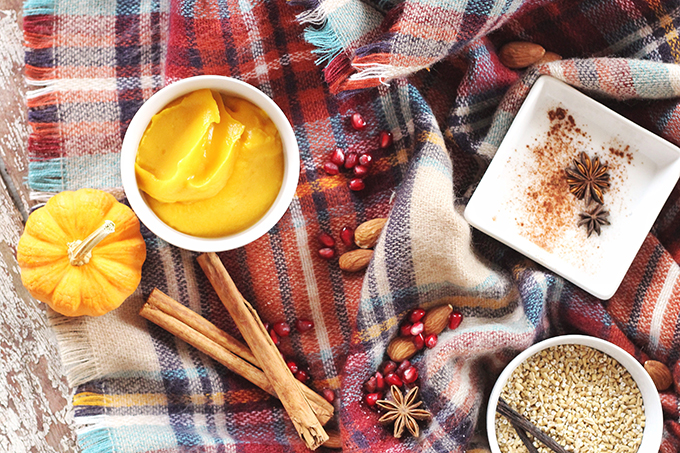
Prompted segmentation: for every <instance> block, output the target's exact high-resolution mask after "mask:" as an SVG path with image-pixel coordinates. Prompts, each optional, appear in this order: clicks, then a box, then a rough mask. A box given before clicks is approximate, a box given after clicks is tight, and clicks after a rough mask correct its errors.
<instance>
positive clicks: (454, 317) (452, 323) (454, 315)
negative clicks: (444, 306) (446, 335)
mask: <svg viewBox="0 0 680 453" xmlns="http://www.w3.org/2000/svg"><path fill="white" fill-rule="evenodd" d="M462 320H463V315H462V314H461V313H460V312H459V311H452V312H451V314H450V315H449V329H451V330H453V329H455V328H456V327H458V326H459V325H460V323H461V321H462Z"/></svg>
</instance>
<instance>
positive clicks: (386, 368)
mask: <svg viewBox="0 0 680 453" xmlns="http://www.w3.org/2000/svg"><path fill="white" fill-rule="evenodd" d="M382 370H383V374H384V375H385V378H387V375H388V374H390V373H394V372H395V371H396V370H397V364H396V363H395V362H393V361H391V360H388V361H386V362H385V363H383V366H382Z"/></svg>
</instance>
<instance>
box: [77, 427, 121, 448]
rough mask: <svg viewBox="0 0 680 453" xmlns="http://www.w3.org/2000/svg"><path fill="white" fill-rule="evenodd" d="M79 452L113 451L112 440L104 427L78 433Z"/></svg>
mask: <svg viewBox="0 0 680 453" xmlns="http://www.w3.org/2000/svg"><path fill="white" fill-rule="evenodd" d="M78 446H79V447H80V449H81V453H110V452H112V451H114V448H113V441H112V440H111V436H110V435H109V430H108V429H106V428H97V429H93V430H91V431H88V432H85V433H79V434H78Z"/></svg>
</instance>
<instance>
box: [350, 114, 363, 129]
mask: <svg viewBox="0 0 680 453" xmlns="http://www.w3.org/2000/svg"><path fill="white" fill-rule="evenodd" d="M352 127H353V128H354V129H355V130H357V131H361V130H364V129H365V128H366V121H364V117H363V116H361V113H355V114H353V115H352Z"/></svg>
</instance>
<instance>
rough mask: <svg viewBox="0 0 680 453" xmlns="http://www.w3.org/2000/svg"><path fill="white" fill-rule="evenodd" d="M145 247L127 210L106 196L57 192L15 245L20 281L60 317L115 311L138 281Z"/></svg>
mask: <svg viewBox="0 0 680 453" xmlns="http://www.w3.org/2000/svg"><path fill="white" fill-rule="evenodd" d="M145 259H146V244H145V243H144V239H143V238H142V235H141V233H140V232H139V220H137V216H136V215H135V214H134V213H133V212H132V209H130V208H129V207H127V206H125V205H124V204H121V203H119V202H118V201H116V199H115V198H114V197H113V196H112V195H111V194H108V193H106V192H102V191H101V190H95V189H80V190H78V191H76V192H61V193H59V194H57V195H55V196H54V197H52V198H50V200H49V201H48V202H47V204H46V205H45V206H43V207H42V208H39V209H37V210H35V211H34V212H33V213H31V215H30V216H29V217H28V221H27V222H26V228H25V229H24V233H23V235H22V236H21V239H20V240H19V245H18V246H17V260H18V262H19V267H20V268H21V281H22V282H23V284H24V286H25V287H26V289H28V291H29V292H30V293H31V295H32V296H33V297H35V298H36V299H38V300H40V301H42V302H45V303H46V304H47V305H49V306H50V307H52V308H53V309H54V310H55V311H57V312H59V313H61V314H63V315H66V316H80V315H89V316H99V315H103V314H104V313H107V312H109V311H111V310H113V309H115V308H118V307H119V306H120V305H121V304H122V303H123V301H125V299H127V297H128V296H129V295H130V294H132V293H133V292H134V291H135V289H136V288H137V286H139V282H140V280H141V278H142V264H143V263H144V260H145Z"/></svg>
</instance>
